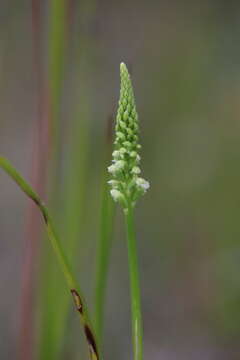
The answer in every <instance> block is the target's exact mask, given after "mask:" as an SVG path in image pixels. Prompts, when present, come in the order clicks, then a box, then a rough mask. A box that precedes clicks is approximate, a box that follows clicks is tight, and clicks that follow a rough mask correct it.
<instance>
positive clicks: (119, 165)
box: [108, 160, 125, 174]
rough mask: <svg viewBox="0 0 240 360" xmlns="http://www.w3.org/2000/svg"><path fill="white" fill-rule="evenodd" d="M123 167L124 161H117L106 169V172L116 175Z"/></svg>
mask: <svg viewBox="0 0 240 360" xmlns="http://www.w3.org/2000/svg"><path fill="white" fill-rule="evenodd" d="M124 166H125V161H123V160H117V161H116V162H115V163H114V164H112V165H111V166H109V167H108V171H109V172H110V173H111V174H116V173H117V172H118V171H120V170H122V169H123V168H124Z"/></svg>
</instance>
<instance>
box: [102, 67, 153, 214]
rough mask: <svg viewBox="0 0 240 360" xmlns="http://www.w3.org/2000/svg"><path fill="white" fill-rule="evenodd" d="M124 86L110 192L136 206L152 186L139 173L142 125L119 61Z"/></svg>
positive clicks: (117, 199)
mask: <svg viewBox="0 0 240 360" xmlns="http://www.w3.org/2000/svg"><path fill="white" fill-rule="evenodd" d="M120 76H121V88H120V100H119V107H118V111H117V119H116V128H115V130H116V132H115V133H116V139H115V142H114V151H113V154H112V155H113V160H112V165H110V166H109V167H108V171H109V173H111V174H112V180H110V181H109V182H108V183H109V184H110V185H111V188H112V189H111V195H112V197H113V199H114V200H115V201H117V202H119V203H121V204H122V205H123V207H124V208H125V209H127V208H128V206H129V205H131V206H134V205H135V202H136V200H137V199H138V197H139V196H141V195H143V194H144V193H145V192H146V191H147V189H148V188H149V182H148V181H146V180H144V179H143V178H141V177H140V174H141V169H140V166H139V165H140V155H139V150H140V148H141V145H140V144H139V137H138V132H139V126H138V115H137V112H136V107H135V101H134V94H133V89H132V84H131V79H130V76H129V73H128V70H127V67H126V65H125V64H124V63H121V65H120Z"/></svg>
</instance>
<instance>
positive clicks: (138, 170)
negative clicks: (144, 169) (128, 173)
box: [132, 166, 141, 175]
mask: <svg viewBox="0 0 240 360" xmlns="http://www.w3.org/2000/svg"><path fill="white" fill-rule="evenodd" d="M140 172H141V170H140V168H139V167H138V166H134V167H133V168H132V173H133V174H136V175H138V174H140Z"/></svg>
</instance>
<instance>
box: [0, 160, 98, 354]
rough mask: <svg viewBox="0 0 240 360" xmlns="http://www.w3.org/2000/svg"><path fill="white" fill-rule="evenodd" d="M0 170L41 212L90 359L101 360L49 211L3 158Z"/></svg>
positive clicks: (81, 299) (82, 299)
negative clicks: (75, 309)
mask: <svg viewBox="0 0 240 360" xmlns="http://www.w3.org/2000/svg"><path fill="white" fill-rule="evenodd" d="M0 168H2V169H3V170H4V171H5V172H6V173H7V174H8V175H9V176H10V177H11V178H12V179H13V180H14V181H15V182H16V183H17V185H18V186H19V187H20V188H21V190H22V191H23V192H24V193H25V194H26V195H27V196H28V197H30V198H31V199H32V200H33V201H34V202H35V204H36V205H37V207H38V208H39V210H40V211H41V213H42V216H43V219H44V222H45V224H46V227H47V234H48V237H49V240H50V242H51V244H52V247H53V250H54V253H55V255H56V257H57V259H58V262H59V264H60V267H61V269H62V272H63V275H64V277H65V280H66V283H67V285H68V287H69V290H70V291H71V293H72V296H73V299H74V302H75V305H76V308H77V311H78V314H79V317H80V321H81V323H82V325H83V327H84V332H85V336H86V340H87V343H88V347H89V352H90V359H91V360H99V359H100V355H99V351H98V347H97V341H96V337H95V334H94V331H93V328H92V325H91V322H90V319H89V316H88V310H87V305H86V302H85V301H84V298H83V296H82V293H81V291H80V289H79V286H78V284H77V282H76V280H75V277H74V275H73V273H72V270H71V267H70V265H69V263H68V261H67V258H66V256H65V253H64V251H63V249H62V246H61V243H60V241H59V238H58V236H57V234H56V231H55V229H54V226H53V223H52V219H51V217H50V216H49V213H48V209H47V208H46V206H45V205H44V203H43V202H42V200H41V199H40V197H39V196H38V194H37V193H35V191H34V190H33V189H32V188H31V186H30V185H29V184H28V183H27V182H26V181H25V180H24V179H23V178H22V176H21V175H20V174H19V173H18V172H17V171H16V169H15V168H14V167H13V166H12V165H11V164H10V163H9V162H8V160H6V159H5V158H3V157H0Z"/></svg>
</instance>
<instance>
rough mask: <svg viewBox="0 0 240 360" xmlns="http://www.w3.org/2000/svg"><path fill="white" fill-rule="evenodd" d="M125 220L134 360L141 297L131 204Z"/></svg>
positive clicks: (139, 343)
mask: <svg viewBox="0 0 240 360" xmlns="http://www.w3.org/2000/svg"><path fill="white" fill-rule="evenodd" d="M125 220H126V227H127V245H128V263H129V276H130V288H131V310H132V337H133V353H134V360H142V359H143V330H142V313H141V298H140V286H139V273H138V256H137V246H136V237H135V231H134V221H133V208H132V206H131V205H129V206H128V209H127V211H125Z"/></svg>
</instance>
